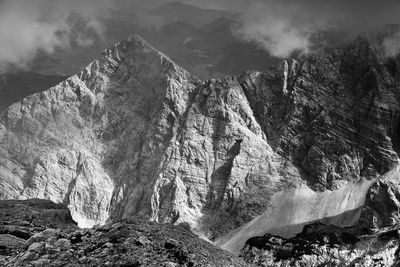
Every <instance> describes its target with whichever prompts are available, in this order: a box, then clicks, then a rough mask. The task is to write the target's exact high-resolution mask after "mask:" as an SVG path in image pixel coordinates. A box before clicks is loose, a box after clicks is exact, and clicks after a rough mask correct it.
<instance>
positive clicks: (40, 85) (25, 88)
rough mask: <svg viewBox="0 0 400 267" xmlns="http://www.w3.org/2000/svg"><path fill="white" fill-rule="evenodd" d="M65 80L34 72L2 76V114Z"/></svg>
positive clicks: (0, 91) (0, 99)
mask: <svg viewBox="0 0 400 267" xmlns="http://www.w3.org/2000/svg"><path fill="white" fill-rule="evenodd" d="M65 78H66V77H65V76H56V75H51V76H47V75H42V74H39V73H34V72H10V73H2V74H0V113H1V112H2V111H4V110H5V109H6V108H7V107H8V106H10V105H11V104H13V103H15V102H18V101H19V100H22V99H23V98H25V97H27V96H29V95H32V94H34V93H37V92H40V91H42V90H45V89H47V88H50V87H52V86H54V85H56V84H57V83H59V82H61V81H62V80H64V79H65Z"/></svg>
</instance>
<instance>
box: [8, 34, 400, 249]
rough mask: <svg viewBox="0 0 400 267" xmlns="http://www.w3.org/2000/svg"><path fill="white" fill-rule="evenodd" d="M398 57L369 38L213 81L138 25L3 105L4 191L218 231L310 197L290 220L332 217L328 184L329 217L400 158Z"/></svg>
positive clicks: (92, 218) (83, 215)
mask: <svg viewBox="0 0 400 267" xmlns="http://www.w3.org/2000/svg"><path fill="white" fill-rule="evenodd" d="M393 64H395V65H396V64H397V63H396V62H394V63H393ZM393 69H396V68H393V67H390V68H389V67H388V66H387V65H385V62H384V61H383V59H382V58H381V57H380V56H379V54H378V53H376V51H375V50H374V49H373V48H372V47H371V46H370V45H369V44H368V43H367V42H364V41H362V40H361V41H358V42H356V43H354V44H353V45H351V46H349V47H346V48H343V49H338V50H335V51H333V52H331V53H327V54H323V55H319V56H315V57H313V58H309V59H307V60H305V61H304V62H300V63H299V62H296V61H290V62H288V61H285V62H283V63H282V64H281V65H280V66H278V68H277V69H276V70H275V71H274V72H271V73H259V72H247V73H244V74H242V75H240V76H238V77H226V78H224V79H218V80H210V81H205V82H201V81H199V80H198V79H197V78H196V77H194V76H192V75H191V74H189V73H188V72H186V71H185V70H184V69H182V68H180V67H179V66H177V65H176V64H175V63H173V62H172V61H170V60H169V59H168V58H167V57H166V56H164V55H163V54H161V53H160V52H158V51H157V50H155V49H154V48H152V47H151V46H150V45H148V44H147V43H146V42H145V41H144V40H143V39H141V38H140V37H138V36H132V37H131V38H129V39H128V40H126V41H123V42H121V43H118V44H116V45H115V46H114V47H113V48H111V49H109V50H106V51H105V52H104V55H103V57H102V58H101V59H99V60H97V61H94V62H93V63H91V64H90V65H89V66H88V67H87V68H86V69H84V70H83V71H82V72H81V73H79V74H77V75H74V76H72V77H70V78H68V79H67V80H65V81H64V82H62V83H60V84H59V85H57V86H55V87H53V88H50V89H49V90H47V91H44V92H42V93H39V94H35V95H32V96H30V97H28V98H25V99H24V100H22V101H20V102H18V103H16V104H14V105H12V106H10V107H9V108H8V109H7V110H6V111H5V112H3V113H2V115H1V120H0V183H1V186H2V190H1V191H0V198H2V199H10V198H18V199H25V198H32V197H39V198H47V199H51V200H53V201H56V202H63V203H64V204H66V205H68V207H69V208H70V209H71V213H72V216H73V218H74V219H75V220H76V221H77V222H78V224H79V225H80V226H84V227H85V226H86V227H89V226H93V225H94V224H102V223H104V222H105V221H106V220H107V219H108V220H117V219H121V218H129V217H132V216H139V217H142V218H145V219H149V220H155V221H158V222H173V223H180V222H188V223H189V224H190V226H191V227H193V228H194V229H195V230H196V231H198V232H200V233H202V234H204V235H205V236H206V237H208V238H211V239H213V238H215V237H220V236H222V235H223V234H224V233H227V232H228V231H229V230H231V229H234V228H236V227H238V226H240V225H242V224H244V223H245V222H248V221H250V220H251V219H253V218H255V217H256V216H257V215H260V214H261V213H263V212H264V211H265V212H267V213H266V214H269V213H270V212H272V211H274V212H276V213H277V214H279V213H280V210H279V209H280V208H277V207H281V208H282V209H284V210H285V211H290V210H294V209H295V207H296V209H298V210H299V211H300V210H302V209H303V208H304V207H305V206H307V205H308V204H307V203H309V202H308V201H307V200H308V199H312V201H311V202H312V203H314V204H315V206H316V210H315V212H311V211H312V209H308V210H309V211H310V213H306V214H305V215H304V214H300V213H298V215H299V216H297V215H296V216H294V217H293V216H292V217H291V218H290V219H289V218H286V217H285V216H282V217H280V220H279V222H280V225H279V226H280V227H282V229H284V227H290V226H291V225H292V224H295V225H300V226H302V225H304V224H305V223H307V222H310V221H314V220H316V219H321V218H323V217H324V214H325V213H326V210H325V209H327V208H331V207H332V205H334V203H333V204H332V203H328V201H325V202H326V205H322V206H318V205H317V204H318V201H319V200H321V199H323V198H324V197H325V196H328V195H329V196H330V197H332V198H331V199H332V200H334V201H336V202H337V205H335V207H334V208H332V209H330V211H329V212H330V213H329V212H328V213H329V214H328V216H336V215H338V214H341V213H345V212H347V211H349V210H360V209H359V208H360V207H361V206H362V205H363V203H364V199H365V195H366V194H367V192H368V190H369V186H370V185H372V184H373V182H374V181H375V180H374V179H377V178H378V177H380V176H381V175H383V174H385V173H386V172H388V171H390V170H393V169H395V167H396V166H397V162H398V157H397V153H396V151H397V146H398V141H399V140H398V139H399V138H398V136H397V132H398V131H397V128H398V122H399V107H400V106H399V105H398V99H399V93H398V92H400V91H399V90H398V88H397V79H398V77H397V72H393V71H391V70H393ZM393 175H394V176H396V175H397V172H395V173H394V174H393ZM357 186H361V187H362V190H361V191H360V190H359V191H357V190H356V191H354V190H353V189H354V188H357ZM327 189H330V190H335V191H334V192H325V191H326V190H327ZM352 190H353V191H354V192H356V193H354V194H353V193H352V192H353V191H352ZM293 192H297V193H298V195H299V196H301V201H297V199H296V198H293V195H296V194H297V193H296V194H293ZM360 192H362V193H360ZM349 196H350V197H349ZM329 199H330V198H329ZM348 199H351V200H354V201H348ZM325 202H324V203H325ZM282 203H286V204H285V205H286V206H285V205H281V204H282ZM290 203H295V204H296V205H297V206H294V205H292V204H290ZM302 203H303V204H302ZM328 204H329V205H328ZM331 213H332V214H331ZM282 214H293V213H289V212H286V213H282ZM296 214H297V213H296ZM359 216H360V213H359V212H358V213H357V214H353V216H352V217H351V220H348V221H349V222H351V223H356V222H357V221H358V218H359ZM339 221H340V222H341V223H342V222H343V220H339ZM346 222H347V221H346ZM260 223H262V222H260ZM346 226H348V225H347V224H346ZM300 231H301V227H299V229H297V228H296V229H294V230H293V234H296V233H298V232H300ZM263 234H264V233H263ZM257 235H259V234H257ZM250 237H252V235H249V236H247V239H248V238H250ZM247 239H246V240H247ZM246 240H242V241H241V242H243V245H244V243H245V242H246ZM239 249H240V247H239Z"/></svg>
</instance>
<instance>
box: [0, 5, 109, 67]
mask: <svg viewBox="0 0 400 267" xmlns="http://www.w3.org/2000/svg"><path fill="white" fill-rule="evenodd" d="M106 6H108V3H107V2H106V1H101V0H99V1H87V0H86V1H78V0H69V1H61V0H3V1H0V70H4V69H7V68H9V67H18V68H24V67H26V66H27V65H29V63H30V62H31V61H32V60H33V59H34V57H35V56H36V55H37V53H38V52H45V53H52V52H54V51H55V49H56V48H59V47H61V48H67V47H69V46H70V45H71V44H72V43H76V44H78V45H81V46H86V45H90V44H91V43H92V42H93V37H94V36H97V37H99V38H100V37H101V36H102V34H103V28H102V26H101V24H100V23H99V22H98V21H97V20H96V14H97V13H96V12H100V9H101V10H102V12H103V11H104V10H106ZM78 25H79V27H78Z"/></svg>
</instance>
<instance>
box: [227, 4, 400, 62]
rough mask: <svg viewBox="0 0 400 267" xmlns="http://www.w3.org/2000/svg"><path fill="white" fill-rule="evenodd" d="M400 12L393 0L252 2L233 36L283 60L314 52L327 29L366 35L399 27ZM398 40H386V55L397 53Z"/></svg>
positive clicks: (399, 6)
mask: <svg viewBox="0 0 400 267" xmlns="http://www.w3.org/2000/svg"><path fill="white" fill-rule="evenodd" d="M399 12H400V3H399V2H398V1H394V0H387V1H385V3H382V2H380V1H374V0H351V1H349V0H324V1H321V0H253V1H248V5H247V8H246V10H245V11H244V12H243V14H242V15H241V17H240V23H239V25H238V27H236V28H234V32H235V34H236V35H237V36H238V37H239V38H241V39H244V40H246V41H252V42H255V43H257V44H258V45H259V46H260V47H262V48H264V49H266V50H268V51H269V52H270V54H271V55H273V56H276V57H283V58H284V57H289V56H290V55H291V54H292V53H293V52H296V51H297V52H302V53H309V52H312V51H313V45H314V44H313V36H315V34H316V33H319V32H321V31H324V30H326V29H328V28H331V27H336V28H338V29H339V30H346V31H348V32H351V33H353V34H358V33H365V32H368V31H373V30H375V29H376V28H378V27H380V26H382V25H383V24H386V23H398V22H399V17H398V14H399ZM399 36H400V35H399ZM399 36H394V37H396V38H391V39H389V38H388V39H386V43H385V45H384V46H383V48H384V49H389V50H387V51H386V50H385V53H386V54H397V53H398V51H399V49H400V45H397V43H398V41H399V38H398V37H399Z"/></svg>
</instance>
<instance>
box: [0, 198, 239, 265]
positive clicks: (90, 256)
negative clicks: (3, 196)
mask: <svg viewBox="0 0 400 267" xmlns="http://www.w3.org/2000/svg"><path fill="white" fill-rule="evenodd" d="M0 215H1V216H0V218H1V219H0V222H1V225H0V229H2V230H1V231H2V232H1V233H2V234H1V235H0V248H1V249H0V253H1V255H0V265H1V266H3V265H5V266H245V265H246V263H245V262H244V261H242V260H241V259H239V258H238V257H236V256H233V255H232V254H230V253H228V252H226V251H223V250H221V249H219V248H217V247H214V246H213V245H212V244H210V243H208V242H207V241H205V240H202V239H200V238H198V237H197V236H196V235H195V234H193V233H192V232H191V231H190V229H189V228H188V227H187V226H186V225H183V224H181V225H178V226H174V225H172V224H165V225H163V224H158V223H154V222H147V221H141V220H135V219H131V220H125V221H120V222H116V223H112V224H108V225H105V226H101V227H95V228H93V229H78V228H77V227H76V226H75V222H73V221H72V219H71V215H70V212H69V210H68V209H67V208H66V207H65V206H64V205H62V204H54V203H52V202H51V201H45V200H26V201H18V200H15V201H14V200H10V201H0ZM47 227H54V228H56V227H57V228H58V229H50V228H49V229H46V230H44V231H40V230H43V229H45V228H47ZM7 229H12V230H7ZM26 239H27V240H26Z"/></svg>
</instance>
